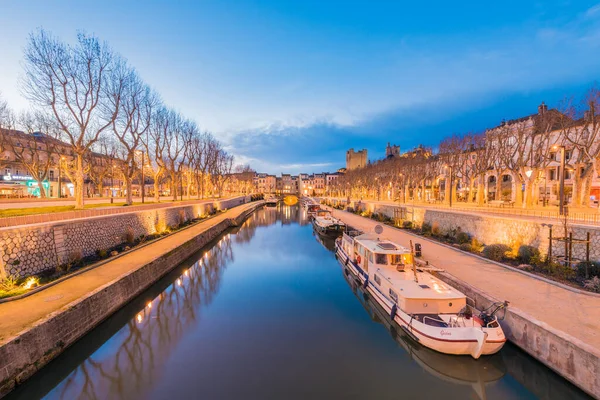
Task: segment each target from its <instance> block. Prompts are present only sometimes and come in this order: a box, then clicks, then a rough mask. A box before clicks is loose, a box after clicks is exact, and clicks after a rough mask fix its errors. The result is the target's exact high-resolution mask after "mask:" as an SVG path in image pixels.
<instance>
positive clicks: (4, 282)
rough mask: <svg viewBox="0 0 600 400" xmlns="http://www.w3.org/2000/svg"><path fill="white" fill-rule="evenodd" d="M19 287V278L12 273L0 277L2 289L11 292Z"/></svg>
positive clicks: (0, 287) (0, 288)
mask: <svg viewBox="0 0 600 400" xmlns="http://www.w3.org/2000/svg"><path fill="white" fill-rule="evenodd" d="M17 287H19V280H18V279H17V278H16V277H14V276H12V275H8V276H7V277H5V278H1V279H0V290H2V291H6V292H9V291H11V290H14V289H16V288H17Z"/></svg>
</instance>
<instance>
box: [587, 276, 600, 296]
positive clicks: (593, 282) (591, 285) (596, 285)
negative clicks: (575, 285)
mask: <svg viewBox="0 0 600 400" xmlns="http://www.w3.org/2000/svg"><path fill="white" fill-rule="evenodd" d="M583 287H584V288H586V289H587V290H590V291H592V292H596V293H600V278H598V277H597V276H595V277H593V278H592V279H588V280H587V281H585V284H584V285H583Z"/></svg>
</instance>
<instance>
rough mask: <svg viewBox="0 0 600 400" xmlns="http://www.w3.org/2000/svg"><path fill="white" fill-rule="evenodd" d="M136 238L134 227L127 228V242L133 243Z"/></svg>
mask: <svg viewBox="0 0 600 400" xmlns="http://www.w3.org/2000/svg"><path fill="white" fill-rule="evenodd" d="M134 240H135V234H134V233H133V229H131V228H127V232H126V233H125V241H126V242H127V243H133V241H134Z"/></svg>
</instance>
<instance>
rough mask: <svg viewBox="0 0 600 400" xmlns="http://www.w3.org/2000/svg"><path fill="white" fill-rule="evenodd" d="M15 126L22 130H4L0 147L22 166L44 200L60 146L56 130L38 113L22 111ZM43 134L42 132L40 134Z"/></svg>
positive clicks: (50, 119) (49, 119)
mask: <svg viewBox="0 0 600 400" xmlns="http://www.w3.org/2000/svg"><path fill="white" fill-rule="evenodd" d="M19 125H20V126H21V127H22V128H23V129H24V130H25V132H22V131H16V130H12V131H5V132H4V134H3V135H1V139H0V140H1V141H2V147H4V148H5V149H6V150H8V151H10V153H11V154H12V155H13V157H14V160H15V161H16V162H17V163H19V164H20V165H22V166H23V167H24V168H25V169H26V171H27V173H28V174H29V175H30V176H31V177H32V179H33V180H35V181H36V182H37V185H38V190H39V192H40V197H41V198H45V197H46V195H47V193H46V188H45V186H44V183H46V182H47V179H48V176H49V173H50V170H51V168H52V167H53V166H55V165H58V162H57V161H58V158H59V157H60V156H59V152H60V150H61V147H62V144H61V143H60V142H59V141H58V140H57V139H56V138H57V136H58V131H59V128H58V127H57V125H56V123H55V122H54V121H53V120H52V118H49V117H48V116H47V115H44V114H42V113H40V112H36V113H32V112H25V113H22V114H21V115H20V116H19ZM43 132H44V133H43Z"/></svg>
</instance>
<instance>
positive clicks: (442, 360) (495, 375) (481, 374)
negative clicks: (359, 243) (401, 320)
mask: <svg viewBox="0 0 600 400" xmlns="http://www.w3.org/2000/svg"><path fill="white" fill-rule="evenodd" d="M345 278H346V281H347V282H348V284H349V285H350V287H351V288H352V292H353V293H354V295H355V296H356V298H357V299H358V301H359V302H360V303H361V304H362V305H363V307H364V308H365V310H367V312H368V313H369V315H370V316H371V319H372V320H373V321H375V322H377V323H381V324H382V325H383V326H385V328H386V330H387V331H388V332H389V333H390V334H391V336H392V338H393V339H394V340H395V341H396V342H397V343H398V344H399V345H400V346H402V347H403V348H404V350H405V351H406V352H407V354H410V357H411V360H413V361H415V362H416V363H417V364H419V365H420V366H421V368H423V369H424V370H425V371H427V372H428V373H429V374H431V375H433V376H435V377H437V378H439V379H441V380H443V381H446V382H450V383H453V384H460V385H469V386H471V387H472V388H473V391H474V392H475V393H476V394H477V397H478V398H479V399H482V400H484V399H486V398H487V395H486V385H487V384H488V383H491V382H496V381H498V380H500V379H501V378H502V377H503V376H504V375H505V374H506V372H507V367H506V365H505V364H504V361H503V357H502V356H501V355H496V356H490V357H485V358H483V359H479V360H474V359H473V358H471V357H453V356H451V355H448V354H442V353H440V352H437V351H434V350H431V349H429V348H427V347H424V346H421V345H420V344H419V343H417V342H415V341H414V340H413V339H411V338H410V337H409V336H408V335H407V334H406V333H405V332H404V331H402V330H400V331H398V330H397V328H396V327H397V324H396V323H394V322H392V320H391V319H390V315H389V314H387V313H386V312H385V311H384V310H383V308H382V307H381V306H380V305H379V304H378V303H377V302H376V301H374V300H373V296H369V295H368V293H367V292H366V289H364V288H363V287H362V286H359V285H358V284H357V283H356V279H354V277H353V276H352V275H351V274H348V275H346V276H345Z"/></svg>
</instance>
